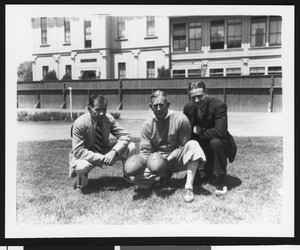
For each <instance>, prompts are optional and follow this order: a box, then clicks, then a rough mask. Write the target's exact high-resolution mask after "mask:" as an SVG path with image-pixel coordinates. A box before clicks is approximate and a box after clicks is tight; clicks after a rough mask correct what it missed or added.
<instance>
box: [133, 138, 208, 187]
mask: <svg viewBox="0 0 300 250" xmlns="http://www.w3.org/2000/svg"><path fill="white" fill-rule="evenodd" d="M191 161H199V165H198V167H202V165H203V164H204V163H205V162H206V157H205V154H204V152H203V150H202V148H201V147H200V145H199V143H198V142H197V141H195V140H190V141H188V142H187V143H186V144H185V145H184V146H183V147H182V149H181V150H180V151H179V152H178V154H177V155H176V157H175V160H173V161H171V162H170V164H168V165H167V166H166V167H165V169H164V171H163V172H162V173H161V174H154V173H152V172H151V171H150V170H149V169H148V168H146V169H145V171H144V172H143V173H141V174H138V175H136V176H130V179H131V180H132V182H133V183H134V184H135V185H137V186H138V187H140V188H143V189H147V188H149V187H150V186H151V185H152V183H153V182H154V181H155V178H156V177H160V176H164V175H166V172H172V173H175V172H181V171H185V170H187V164H188V163H189V162H191Z"/></svg>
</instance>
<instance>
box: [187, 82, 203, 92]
mask: <svg viewBox="0 0 300 250" xmlns="http://www.w3.org/2000/svg"><path fill="white" fill-rule="evenodd" d="M200 88H202V89H203V90H204V92H205V93H207V88H206V86H205V83H204V82H203V81H189V86H188V94H189V93H190V91H191V90H193V89H200Z"/></svg>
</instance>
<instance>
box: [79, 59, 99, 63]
mask: <svg viewBox="0 0 300 250" xmlns="http://www.w3.org/2000/svg"><path fill="white" fill-rule="evenodd" d="M80 62H82V63H87V62H97V58H89V59H81V60H80Z"/></svg>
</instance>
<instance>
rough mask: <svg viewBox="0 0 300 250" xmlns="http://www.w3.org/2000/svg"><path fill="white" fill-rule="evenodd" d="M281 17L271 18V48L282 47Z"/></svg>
mask: <svg viewBox="0 0 300 250" xmlns="http://www.w3.org/2000/svg"><path fill="white" fill-rule="evenodd" d="M281 22H282V19H281V17H279V16H278V17H277V16H272V17H270V43H269V45H270V46H274V45H281Z"/></svg>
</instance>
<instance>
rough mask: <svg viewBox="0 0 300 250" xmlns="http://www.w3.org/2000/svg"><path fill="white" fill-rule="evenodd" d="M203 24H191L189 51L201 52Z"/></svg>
mask: <svg viewBox="0 0 300 250" xmlns="http://www.w3.org/2000/svg"><path fill="white" fill-rule="evenodd" d="M201 47H202V39H201V22H193V23H189V50H201Z"/></svg>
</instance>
